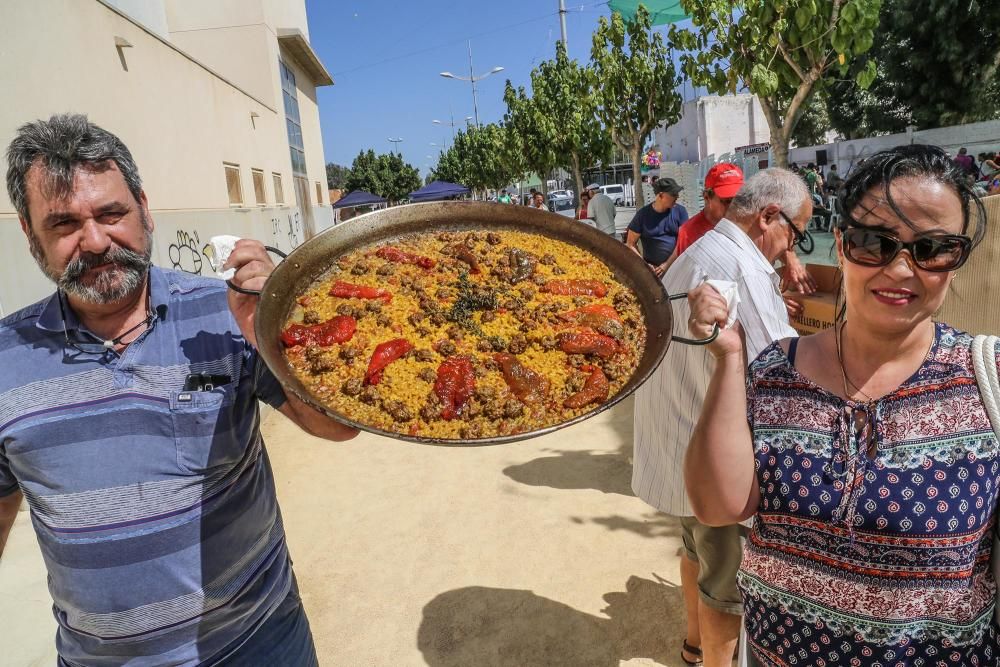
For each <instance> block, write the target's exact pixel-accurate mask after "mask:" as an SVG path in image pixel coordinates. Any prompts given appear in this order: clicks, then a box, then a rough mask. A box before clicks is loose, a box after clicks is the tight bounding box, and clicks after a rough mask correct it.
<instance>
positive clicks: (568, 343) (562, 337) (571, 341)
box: [559, 329, 619, 359]
mask: <svg viewBox="0 0 1000 667" xmlns="http://www.w3.org/2000/svg"><path fill="white" fill-rule="evenodd" d="M559 349H560V350H562V351H563V352H565V353H566V354H596V355H597V356H599V357H602V358H604V359H610V358H611V357H613V356H615V355H616V354H618V349H619V348H618V343H617V342H616V341H615V339H614V338H611V337H610V336H605V335H604V334H599V333H597V332H596V331H594V330H593V329H581V330H580V331H572V332H566V333H562V334H559Z"/></svg>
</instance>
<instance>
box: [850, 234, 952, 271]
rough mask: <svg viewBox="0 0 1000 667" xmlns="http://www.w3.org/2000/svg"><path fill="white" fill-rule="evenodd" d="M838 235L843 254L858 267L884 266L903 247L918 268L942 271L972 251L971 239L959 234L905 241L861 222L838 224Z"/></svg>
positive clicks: (894, 257)
mask: <svg viewBox="0 0 1000 667" xmlns="http://www.w3.org/2000/svg"><path fill="white" fill-rule="evenodd" d="M840 234H841V236H842V238H843V240H844V257H846V258H847V259H848V260H850V261H851V262H854V263H855V264H860V265H861V266H886V265H888V264H890V263H891V262H892V261H893V260H894V259H896V256H897V255H898V254H899V253H900V252H901V251H903V250H906V251H907V252H908V253H910V257H912V258H913V263H914V264H916V265H917V266H918V267H919V268H921V269H923V270H924V271H931V272H935V273H943V272H945V271H954V270H955V269H957V268H959V267H961V266H962V265H963V264H965V260H967V259H968V258H969V252H970V251H971V250H972V239H970V238H969V237H968V236H961V235H959V234H938V235H933V236H921V237H919V238H917V239H916V240H915V241H910V242H906V241H902V240H900V238H899V237H898V236H896V235H894V234H891V233H889V232H884V231H881V230H878V229H873V228H871V227H864V226H861V225H852V226H845V227H841V228H840Z"/></svg>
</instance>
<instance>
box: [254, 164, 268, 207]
mask: <svg viewBox="0 0 1000 667" xmlns="http://www.w3.org/2000/svg"><path fill="white" fill-rule="evenodd" d="M250 176H251V177H252V178H253V194H254V197H256V198H257V205H258V206H263V205H264V204H266V203H267V197H266V196H265V194H264V172H263V170H261V169H251V170H250Z"/></svg>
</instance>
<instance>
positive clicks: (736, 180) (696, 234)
mask: <svg viewBox="0 0 1000 667" xmlns="http://www.w3.org/2000/svg"><path fill="white" fill-rule="evenodd" d="M742 187H743V170H742V169H740V168H739V167H738V166H736V165H735V164H732V163H731V162H719V163H718V164H715V165H712V168H711V169H709V170H708V173H707V174H705V189H704V190H703V191H702V198H703V199H704V200H705V207H704V208H703V209H702V210H701V211H699V212H698V214H697V215H695V216H694V217H692V218H690V219H689V220H688V221H687V222H685V223H684V224H683V225H681V228H680V229H679V230H678V232H677V244H676V245H675V246H674V251H673V253H672V254H671V255H670V259H668V260H667V262H666V265H665V268H664V273H665V272H666V269H669V268H670V266H671V265H672V264H673V263H674V260H676V259H677V257H678V256H679V255H680V254H681V253H682V252H684V251H685V250H687V249H688V248H690V247H691V246H692V245H693V244H694V243H695V241H697V240H698V239H700V238H701V237H702V236H704V235H705V234H706V233H707V232H708V231H709V230H710V229H714V228H715V225H717V224H718V223H719V220H722V218H724V217H725V216H726V211H728V210H729V204H730V202H732V201H733V197H735V196H736V193H737V192H739V190H740V188H742ZM782 261H783V263H784V265H785V268H784V270H783V272H782V283H781V287H782V289H793V290H797V291H800V292H803V293H806V294H811V293H812V292H815V291H816V282H815V280H813V277H812V276H810V275H809V272H808V271H806V269H805V267H804V266H802V262H801V261H800V260H799V258H798V256H797V255H796V254H795V251H794V250H789V251H788V252H787V253H785V254H784V255H783V256H782ZM785 305H786V306H787V307H788V314H789V316H791V317H794V316H796V315H797V314H798V313H799V311H800V310H801V308H802V306H801V305H800V304H799V303H798V302H797V301H793V300H791V299H786V300H785Z"/></svg>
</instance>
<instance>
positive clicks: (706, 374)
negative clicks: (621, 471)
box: [632, 169, 812, 667]
mask: <svg viewBox="0 0 1000 667" xmlns="http://www.w3.org/2000/svg"><path fill="white" fill-rule="evenodd" d="M811 216H812V199H811V197H810V196H809V191H808V190H807V189H806V185H805V183H804V182H803V181H802V179H801V178H799V177H798V176H797V175H795V174H794V173H792V172H791V171H788V170H786V169H767V170H765V171H761V172H758V173H757V174H755V175H753V176H752V177H751V178H749V179H748V180H747V181H746V182H745V184H744V185H743V187H742V188H741V189H740V190H739V192H737V193H736V195H735V196H734V197H733V200H732V202H731V203H730V205H729V208H728V211H727V212H726V217H724V218H722V219H721V220H720V221H719V222H718V224H716V225H715V227H714V228H713V229H711V230H710V231H708V232H706V233H705V235H704V236H703V237H702V238H701V239H700V240H699V241H698V243H695V244H694V245H692V246H691V247H690V248H688V249H687V250H686V251H685V252H684V253H683V254H682V255H680V256H679V257H678V258H677V259H676V261H674V263H673V264H672V265H671V266H670V268H669V269H668V270H667V272H666V274H665V275H664V277H663V284H664V286H665V287H666V289H667V292H668V293H670V294H677V293H684V292H688V291H690V290H692V289H694V288H695V287H698V286H699V285H701V284H702V283H704V282H705V281H706V280H719V281H726V282H729V283H733V284H734V291H735V293H736V294H737V295H738V297H739V302H738V306H736V312H735V318H736V320H738V321H739V323H740V325H741V326H742V328H743V331H744V332H745V334H746V339H747V341H746V346H747V349H748V352H749V355H750V358H751V359H752V358H755V357H756V355H757V354H758V353H759V352H760V351H761V350H763V349H764V348H765V347H767V346H768V345H769V344H771V343H772V342H773V341H775V340H780V339H782V338H788V337H790V336H795V335H796V333H795V330H794V329H792V327H791V326H790V325H789V323H788V313H787V311H786V308H785V303H784V301H783V299H782V296H781V292H780V291H779V283H780V280H779V278H778V275H777V274H776V273H775V270H774V268H773V266H772V264H773V263H774V260H776V259H777V258H778V257H779V256H781V255H782V254H783V253H785V252H787V251H789V250H791V249H792V248H794V247H795V246H796V245H799V244H801V243H803V242H805V243H811V239H809V237H808V236H807V235H806V234H805V232H804V230H805V227H806V224H808V222H809V218H810V217H811ZM689 316H690V312H689V310H688V306H687V302H686V301H684V300H681V301H677V302H675V305H674V318H675V319H674V331H673V333H674V335H678V336H686V335H687V330H688V317H689ZM713 368H714V361H713V359H712V357H711V355H710V354H709V353H708V352H707V351H706V350H705V348H703V347H694V346H689V345H671V346H670V347H669V348H668V350H667V356H666V358H665V359H664V360H663V363H662V364H660V366H659V368H658V369H657V370H656V371H655V372H654V374H653V375H652V376H651V377H650V379H649V381H647V382H646V383H645V384H644V385H643V386H642V387H640V388H639V390H638V391H637V392H636V398H635V416H634V419H635V424H634V426H635V436H634V437H635V453H634V457H633V472H632V489H633V491H635V493H636V495H637V496H639V497H640V498H642V499H643V500H644V501H646V502H647V503H649V504H650V505H651V506H653V507H655V508H656V509H657V510H659V511H661V512H664V513H666V514H669V515H671V516H675V517H678V518H679V520H680V522H681V527H682V535H683V539H684V547H685V552H686V558H682V559H681V587H682V590H683V593H684V601H685V609H686V611H687V634H686V638H685V641H684V646H683V651H682V655H681V657H682V659H683V660H684V661H685V662H687V663H688V664H701V662H702V661H703V662H704V664H705V665H706V667H718V666H719V665H726V666H727V667H728V665H729V664H730V661H731V660H732V657H733V651H734V649H735V647H736V643H737V637H738V635H739V628H740V616H741V614H742V613H743V603H742V599H741V596H740V593H739V590H738V589H737V586H736V573H737V571H738V569H739V564H740V558H741V556H742V543H743V537H744V528H743V526H741V525H733V526H724V527H711V526H706V525H704V524H701V523H699V522H698V520H697V519H696V518H695V517H694V512H693V511H692V509H691V506H690V504H689V502H688V497H687V493H686V490H685V487H684V470H683V464H684V454H685V452H686V450H687V444H688V441H689V440H690V438H691V433H692V431H693V429H694V426H695V424H696V423H697V421H698V416H699V414H700V412H701V406H702V403H703V402H704V399H705V395H706V393H707V391H708V383H709V378H711V376H712V370H713Z"/></svg>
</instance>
